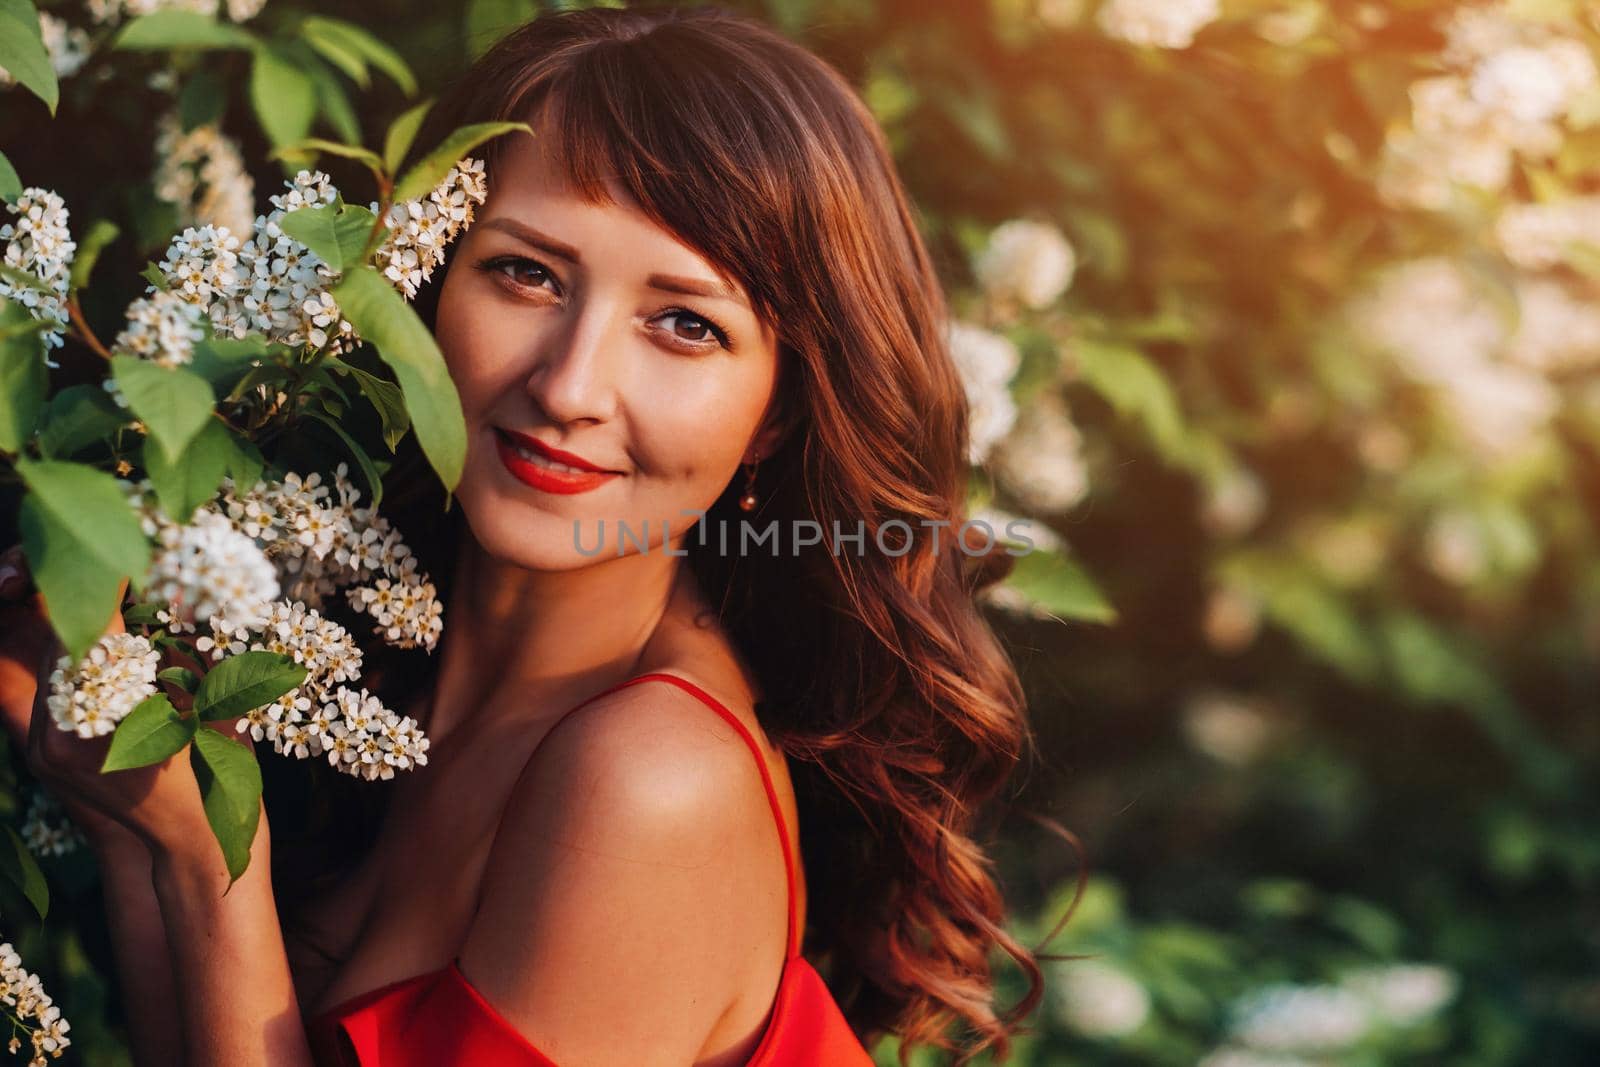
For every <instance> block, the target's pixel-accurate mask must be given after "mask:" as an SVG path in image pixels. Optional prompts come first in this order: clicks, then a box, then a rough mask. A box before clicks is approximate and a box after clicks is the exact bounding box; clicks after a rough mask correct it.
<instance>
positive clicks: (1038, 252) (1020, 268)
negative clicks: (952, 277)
mask: <svg viewBox="0 0 1600 1067" xmlns="http://www.w3.org/2000/svg"><path fill="white" fill-rule="evenodd" d="M1077 265H1078V260H1077V255H1076V253H1074V252H1073V249H1072V245H1071V243H1070V242H1068V240H1067V238H1066V235H1065V234H1063V233H1062V232H1061V231H1060V229H1058V228H1057V227H1055V226H1052V225H1050V224H1049V223H1044V222H1035V221H1033V220H1031V219H1012V220H1010V221H1009V222H1003V223H1001V224H1000V225H999V226H996V227H995V228H994V230H993V231H992V232H991V233H990V234H989V240H988V243H987V244H986V245H985V246H984V248H983V251H982V252H980V253H979V254H978V256H977V259H976V261H975V262H974V264H973V271H974V273H975V274H976V275H977V277H978V282H979V284H981V285H982V286H983V288H984V290H985V291H986V292H987V293H988V294H989V295H990V296H991V297H994V298H995V299H997V300H1003V301H1009V300H1018V301H1021V302H1022V303H1023V304H1025V305H1026V306H1028V307H1030V308H1042V307H1048V306H1049V305H1050V304H1052V303H1054V302H1055V300H1056V298H1057V297H1059V296H1060V295H1061V294H1062V293H1064V292H1065V291H1066V289H1067V286H1069V285H1071V284H1072V275H1073V272H1074V271H1075V270H1076V269H1077Z"/></svg>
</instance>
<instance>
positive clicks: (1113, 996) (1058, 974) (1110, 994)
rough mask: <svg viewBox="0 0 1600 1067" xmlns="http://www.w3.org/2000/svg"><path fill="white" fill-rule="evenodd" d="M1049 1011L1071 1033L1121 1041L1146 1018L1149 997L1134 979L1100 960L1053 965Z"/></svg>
mask: <svg viewBox="0 0 1600 1067" xmlns="http://www.w3.org/2000/svg"><path fill="white" fill-rule="evenodd" d="M1054 977H1055V978H1056V981H1055V982H1054V983H1052V984H1051V986H1050V990H1051V1007H1052V1008H1053V1009H1054V1010H1055V1014H1056V1015H1057V1016H1058V1017H1059V1018H1060V1019H1061V1020H1062V1021H1063V1022H1064V1023H1066V1024H1067V1025H1068V1026H1070V1027H1072V1029H1074V1030H1076V1031H1078V1032H1079V1033H1081V1034H1084V1035H1087V1036H1089V1037H1095V1038H1112V1037H1122V1036H1123V1035H1125V1034H1131V1033H1133V1032H1134V1031H1135V1030H1137V1029H1139V1027H1141V1026H1143V1025H1144V1022H1145V1020H1146V1019H1148V1018H1149V1017H1150V1006H1151V1005H1150V994H1149V992H1148V991H1146V989H1145V987H1144V986H1143V985H1141V984H1140V983H1139V981H1138V979H1136V978H1134V977H1133V976H1132V975H1130V974H1128V973H1127V972H1126V971H1124V970H1122V968H1120V967H1117V966H1114V965H1113V964H1110V963H1106V962H1104V961H1103V960H1095V959H1087V960H1071V961H1067V962H1065V963H1063V964H1057V965H1056V970H1055V975H1054Z"/></svg>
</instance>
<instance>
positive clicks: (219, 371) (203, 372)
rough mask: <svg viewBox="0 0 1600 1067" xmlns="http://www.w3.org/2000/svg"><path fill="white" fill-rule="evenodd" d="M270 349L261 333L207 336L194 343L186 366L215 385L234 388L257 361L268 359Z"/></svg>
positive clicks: (213, 386) (222, 387) (215, 386)
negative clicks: (240, 336)
mask: <svg viewBox="0 0 1600 1067" xmlns="http://www.w3.org/2000/svg"><path fill="white" fill-rule="evenodd" d="M270 351H271V349H270V347H269V346H268V345H267V342H266V341H265V340H264V339H263V338H262V337H261V336H260V335H258V334H249V335H247V336H245V337H242V338H239V339H235V338H232V337H207V338H206V339H205V340H203V341H200V342H198V343H197V344H196V345H195V346H194V355H193V357H192V358H191V359H190V360H189V365H188V367H187V368H186V369H187V370H188V371H189V372H190V373H192V374H198V375H199V376H200V377H202V378H204V379H205V380H206V381H207V382H209V383H211V386H212V388H214V389H224V388H225V387H226V388H231V387H232V385H233V383H235V382H237V381H238V380H239V378H241V377H242V376H244V375H245V374H248V373H249V372H250V369H251V367H252V366H253V365H254V364H255V363H256V362H257V361H261V360H265V359H266V358H267V355H268V354H269V352H270Z"/></svg>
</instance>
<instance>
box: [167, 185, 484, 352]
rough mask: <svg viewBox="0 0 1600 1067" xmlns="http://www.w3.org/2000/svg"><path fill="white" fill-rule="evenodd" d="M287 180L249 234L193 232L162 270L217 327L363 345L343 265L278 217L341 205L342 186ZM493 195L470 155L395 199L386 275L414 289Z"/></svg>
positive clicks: (338, 348)
mask: <svg viewBox="0 0 1600 1067" xmlns="http://www.w3.org/2000/svg"><path fill="white" fill-rule="evenodd" d="M285 185H286V186H287V192H284V193H281V194H279V195H276V196H272V197H269V198H268V199H269V200H270V201H271V203H272V210H271V211H270V212H268V213H267V214H265V215H258V216H256V219H255V222H254V223H253V224H252V227H251V233H250V235H249V237H248V238H244V239H241V237H240V236H238V235H235V234H234V233H233V232H232V231H231V230H229V229H228V228H227V227H226V226H217V225H213V224H208V225H205V226H200V227H190V228H188V229H185V230H184V231H183V233H182V234H180V235H179V236H178V237H177V238H176V239H174V241H173V242H172V245H171V246H170V247H169V248H168V249H167V252H166V255H165V256H164V257H163V259H162V262H161V264H160V268H161V273H162V276H163V277H164V278H165V279H166V280H167V283H168V285H169V286H171V288H172V290H173V291H174V292H178V293H180V294H182V295H183V297H184V299H186V300H189V301H190V302H192V303H194V304H197V305H199V306H200V307H201V308H203V309H204V310H205V312H206V314H207V315H208V316H209V318H210V320H211V325H212V328H213V329H214V330H215V331H216V332H217V333H218V334H221V335H229V336H233V337H238V338H242V337H244V336H245V335H246V334H249V333H257V334H261V335H263V336H265V337H266V338H267V339H269V340H272V341H276V342H279V343H281V344H285V345H289V346H298V345H310V346H312V347H313V348H322V347H323V346H324V345H327V346H329V350H330V351H331V352H332V353H333V354H335V355H338V354H340V353H342V352H344V351H346V350H348V349H349V348H352V347H354V346H355V345H356V344H358V343H359V342H360V337H359V336H358V335H357V333H356V331H355V327H353V326H352V325H351V324H350V323H349V321H347V320H346V319H345V318H344V317H343V315H342V314H340V311H339V306H338V304H337V303H336V302H335V301H334V299H333V296H332V294H330V293H329V292H328V289H329V287H330V286H331V285H333V284H334V283H335V282H336V281H337V280H338V277H339V275H338V272H336V271H335V270H333V268H331V267H330V266H328V265H327V264H326V263H324V262H323V261H322V259H321V258H320V257H319V256H318V255H317V254H316V253H315V252H313V251H311V249H309V248H307V247H306V246H304V245H302V244H301V243H300V242H298V241H296V240H294V239H293V238H291V237H290V236H289V235H288V234H286V233H284V232H283V229H282V227H281V226H280V225H279V224H280V222H281V221H282V219H283V217H284V216H285V215H287V214H288V213H289V212H291V211H297V210H299V209H301V208H305V207H317V206H321V205H327V204H333V203H335V202H336V201H337V200H338V197H339V192H338V190H337V189H336V188H334V185H333V183H332V182H331V181H330V180H329V179H328V176H327V175H326V174H324V173H322V172H321V171H306V170H302V171H300V172H299V173H298V174H296V175H295V176H294V177H293V178H292V179H290V180H289V181H287V182H286V183H285ZM485 196H486V191H485V185H484V177H483V163H482V162H481V161H479V160H472V159H467V160H463V161H462V162H461V163H459V164H457V165H456V166H455V167H454V168H452V170H451V171H450V173H449V174H448V175H446V177H445V179H444V180H443V181H441V182H440V183H439V184H438V185H437V186H436V187H435V188H434V189H433V191H432V192H430V193H429V194H428V196H427V197H425V198H423V199H420V200H409V201H404V202H402V203H399V204H395V205H394V206H393V207H392V208H391V209H390V212H389V216H388V219H389V223H390V224H391V225H392V226H393V227H394V229H393V230H392V231H391V233H390V236H389V237H388V238H387V239H386V241H385V243H384V245H383V246H382V247H381V248H380V249H379V250H378V251H377V252H376V253H375V254H374V260H375V261H376V263H378V264H379V265H381V266H382V268H383V271H384V275H385V277H387V278H388V279H389V280H390V281H391V282H392V283H394V285H395V287H396V288H398V289H400V290H401V291H402V292H403V293H404V294H405V295H406V296H407V297H408V298H409V297H412V296H415V295H416V292H417V286H418V285H420V284H421V282H423V281H424V280H426V279H427V278H428V277H430V276H431V274H432V271H433V268H434V267H436V266H437V265H438V264H439V263H440V262H442V260H443V258H444V252H443V249H444V246H445V245H446V244H448V243H449V242H450V241H452V240H454V239H455V238H456V237H457V236H459V234H460V233H461V231H462V230H463V229H464V228H465V227H466V226H467V225H468V224H469V223H470V222H471V221H472V217H473V215H472V211H473V205H474V204H478V203H482V202H483V200H484V198H485ZM373 207H374V208H375V207H377V205H376V204H374V205H373ZM150 291H151V292H154V291H155V287H154V286H151V288H150Z"/></svg>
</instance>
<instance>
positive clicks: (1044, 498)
mask: <svg viewBox="0 0 1600 1067" xmlns="http://www.w3.org/2000/svg"><path fill="white" fill-rule="evenodd" d="M1082 448H1083V437H1082V436H1081V435H1080V434H1079V433H1078V428H1077V427H1076V426H1074V425H1073V424H1072V420H1071V418H1069V417H1068V415H1067V409H1066V405H1065V404H1064V403H1063V402H1062V401H1061V400H1060V399H1059V398H1058V397H1056V396H1054V395H1053V394H1044V395H1041V396H1039V397H1037V398H1035V399H1034V400H1033V402H1032V403H1030V404H1029V405H1028V406H1027V407H1026V408H1024V409H1023V411H1022V414H1021V416H1020V417H1019V418H1018V419H1017V424H1016V426H1015V427H1014V428H1013V429H1012V430H1011V432H1010V433H1009V434H1008V435H1007V436H1006V437H1005V438H1004V439H1003V440H1002V441H1001V442H1000V443H999V445H997V446H996V447H995V450H994V454H993V456H992V457H991V465H992V466H993V467H994V471H995V475H996V476H997V477H998V478H999V479H1000V484H1001V485H1003V486H1004V487H1005V489H1006V491H1007V492H1008V493H1010V494H1011V496H1013V497H1015V498H1016V500H1017V501H1018V503H1020V504H1021V505H1022V506H1023V507H1024V508H1026V509H1027V510H1029V511H1031V512H1034V513H1036V514H1040V515H1058V514H1060V513H1062V512H1064V511H1068V510H1070V509H1071V508H1073V507H1074V506H1076V505H1077V504H1078V503H1079V502H1080V501H1082V500H1083V498H1084V497H1085V496H1087V495H1088V493H1089V471H1088V467H1087V466H1086V465H1085V463H1084V459H1083V452H1082Z"/></svg>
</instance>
